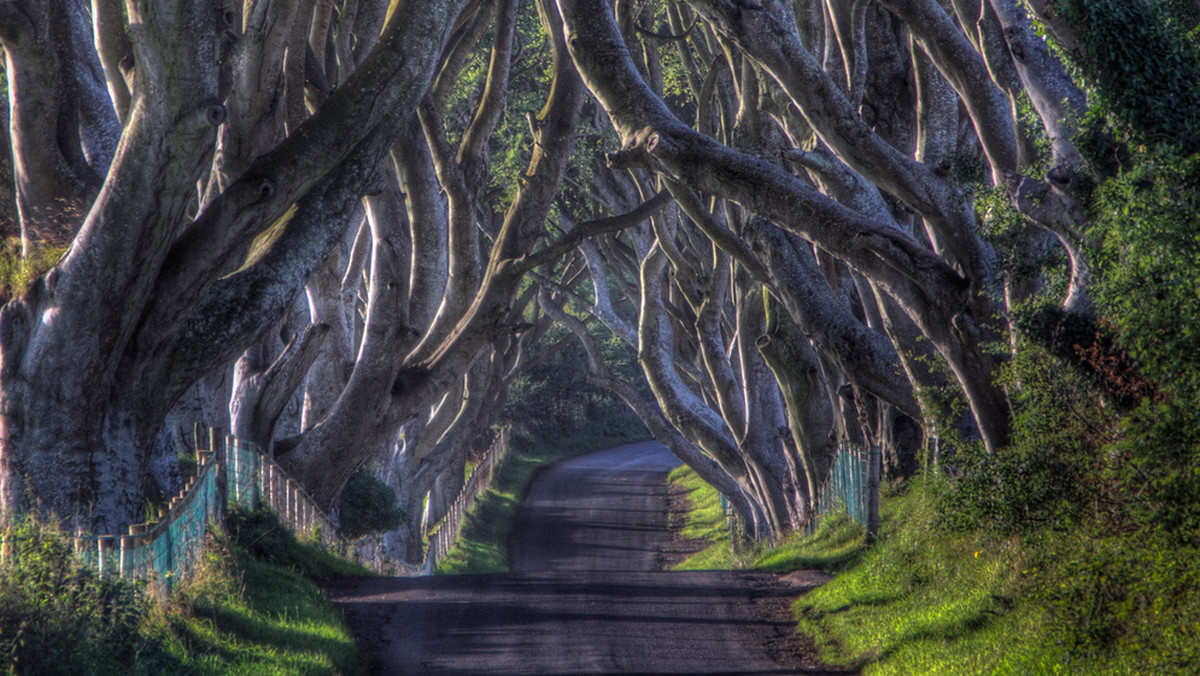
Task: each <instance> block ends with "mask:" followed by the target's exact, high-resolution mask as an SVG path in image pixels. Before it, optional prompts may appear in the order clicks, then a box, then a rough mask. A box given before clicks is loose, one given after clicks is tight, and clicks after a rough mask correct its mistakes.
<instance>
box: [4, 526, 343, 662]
mask: <svg viewBox="0 0 1200 676" xmlns="http://www.w3.org/2000/svg"><path fill="white" fill-rule="evenodd" d="M229 530H230V532H229V533H228V534H225V533H217V532H213V533H211V534H210V538H209V543H208V546H207V548H206V550H205V552H204V555H203V557H202V559H201V561H200V562H199V564H198V567H197V573H196V575H194V576H193V577H192V578H191V579H190V580H189V581H188V582H186V583H182V584H179V585H177V586H176V588H175V590H174V591H173V593H172V595H171V596H170V597H169V598H168V599H166V600H158V599H155V598H154V597H153V596H152V595H151V593H150V590H149V589H148V588H147V587H146V586H145V585H144V584H143V583H133V582H129V581H126V580H120V579H112V578H104V579H100V578H98V577H97V576H96V574H95V572H94V571H92V570H91V569H88V568H86V567H83V566H81V565H79V564H78V563H77V562H76V561H75V559H74V557H73V556H72V555H71V552H70V549H71V548H70V545H69V540H68V539H67V538H65V537H63V536H62V535H61V533H58V532H56V530H55V529H54V527H53V525H49V526H44V525H41V524H36V523H26V524H22V525H21V526H19V527H18V529H17V532H16V533H14V532H12V531H10V533H9V534H10V535H19V536H20V537H21V539H20V540H19V542H21V543H22V545H21V547H22V548H21V550H20V551H18V552H16V556H14V557H13V558H12V559H10V561H9V563H8V564H7V565H6V566H5V567H4V569H3V570H2V571H0V660H3V662H0V671H4V672H8V673H46V674H55V673H63V674H72V675H73V676H82V675H84V674H113V673H123V674H124V673H128V674H162V673H171V674H355V673H362V672H364V671H365V665H364V664H363V662H362V660H361V658H360V656H359V653H358V649H357V647H356V646H355V644H354V641H353V638H352V637H351V636H350V634H349V632H348V630H347V628H346V626H345V624H344V622H343V621H342V618H341V614H340V613H339V612H338V611H337V609H336V608H334V607H333V606H332V605H331V604H330V603H329V602H328V601H327V600H326V599H325V597H324V595H323V594H322V592H321V591H320V589H318V588H317V586H316V585H315V584H314V583H313V581H312V580H313V579H314V578H320V577H323V576H328V575H334V574H366V571H365V570H363V569H362V568H360V567H358V566H355V565H353V564H349V563H346V562H344V561H342V560H341V559H338V558H336V557H334V556H332V555H331V554H329V553H328V552H325V551H323V550H322V549H320V548H319V547H317V546H315V545H312V544H306V543H301V542H297V541H296V539H295V538H294V537H292V536H291V534H290V533H288V532H287V531H286V530H285V529H284V528H283V527H282V526H280V525H279V523H278V521H277V520H276V519H275V518H274V516H273V515H271V514H269V513H266V512H253V513H235V514H234V515H233V516H232V517H231V519H230V529H229Z"/></svg>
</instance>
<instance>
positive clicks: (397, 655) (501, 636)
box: [330, 443, 834, 675]
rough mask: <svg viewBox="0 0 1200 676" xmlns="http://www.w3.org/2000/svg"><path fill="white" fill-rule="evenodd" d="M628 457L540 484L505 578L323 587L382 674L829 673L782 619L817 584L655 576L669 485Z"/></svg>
mask: <svg viewBox="0 0 1200 676" xmlns="http://www.w3.org/2000/svg"><path fill="white" fill-rule="evenodd" d="M676 464H678V461H676V460H675V459H674V457H672V456H671V455H670V454H669V453H667V452H666V451H665V450H664V449H663V448H662V447H661V446H659V445H658V444H654V443H644V444H634V445H632V446H623V447H620V448H616V449H611V450H607V451H601V452H598V453H593V454H590V455H586V456H582V457H579V458H575V459H572V460H568V461H565V462H562V463H559V464H556V465H553V466H551V467H549V468H547V469H546V470H545V471H544V472H542V473H541V474H540V475H539V476H538V477H537V479H536V480H535V481H534V483H533V485H532V486H531V487H530V490H529V493H528V495H527V497H526V499H525V500H524V502H523V503H522V507H521V509H520V511H519V513H518V517H517V521H516V524H515V527H514V533H513V537H512V540H511V542H510V552H511V557H512V566H511V568H512V571H513V572H511V573H508V574H503V575H479V576H445V577H425V578H373V579H353V580H345V581H342V582H340V583H337V584H335V585H333V586H332V587H331V588H330V593H331V597H332V598H333V600H334V601H335V602H336V603H337V604H338V605H339V606H340V607H341V608H342V609H343V612H344V613H345V615H346V619H347V622H348V623H349V625H350V627H351V630H352V631H353V632H354V634H355V636H356V638H357V639H358V641H359V645H360V646H361V647H362V649H363V652H364V653H365V654H366V656H367V658H368V659H369V660H370V662H371V665H372V668H373V670H374V671H375V673H381V674H406V675H407V674H522V675H524V674H796V673H807V674H824V673H834V672H827V671H824V670H821V669H819V668H815V667H814V665H813V662H812V660H811V659H810V658H809V657H807V653H808V650H807V649H806V645H805V643H804V641H802V640H801V639H799V638H798V637H796V636H794V635H793V631H792V627H793V625H792V624H791V622H790V612H789V610H788V607H789V605H790V603H791V601H792V600H794V599H795V598H796V597H797V596H799V595H800V594H802V593H803V592H804V591H806V590H807V589H810V588H812V587H813V586H815V585H817V584H820V583H821V582H823V581H824V579H825V578H824V576H822V575H820V574H819V573H811V574H807V573H793V574H791V575H789V576H787V577H786V578H785V577H780V576H777V575H772V574H768V573H753V572H745V571H702V572H686V573H685V572H663V571H661V567H662V559H663V555H662V550H663V547H664V546H665V545H666V543H668V542H670V540H671V537H672V536H671V533H670V531H669V530H668V528H667V524H666V514H667V506H666V503H667V493H666V487H665V481H664V480H665V477H666V474H667V472H669V471H670V469H671V468H672V467H674V466H675V465H676Z"/></svg>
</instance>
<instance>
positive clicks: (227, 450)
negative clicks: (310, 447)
mask: <svg viewBox="0 0 1200 676" xmlns="http://www.w3.org/2000/svg"><path fill="white" fill-rule="evenodd" d="M194 448H195V455H196V473H195V475H194V476H192V477H191V478H190V479H188V481H187V483H186V484H185V486H184V487H183V489H182V490H181V491H180V492H179V493H178V494H176V495H175V496H173V497H172V498H171V500H170V502H169V503H168V504H167V505H166V506H164V507H162V508H161V509H159V510H158V512H157V514H156V515H154V516H152V517H151V518H149V519H147V521H146V522H145V523H136V524H132V525H130V526H129V528H128V532H127V533H124V534H120V535H111V534H110V535H99V536H85V535H83V534H76V536H75V538H74V546H75V552H76V554H77V555H78V556H79V557H80V559H82V560H83V561H84V562H85V563H86V564H88V565H91V566H93V567H95V568H96V569H97V570H99V572H100V573H101V574H102V575H104V574H112V575H119V576H121V577H128V578H133V579H140V580H147V581H149V582H151V583H153V584H155V585H156V586H158V587H159V589H160V590H161V591H163V592H165V593H169V592H170V591H171V588H172V587H173V586H174V584H175V583H177V582H178V581H179V580H181V579H185V578H187V577H188V576H189V575H190V574H191V573H192V572H193V571H194V570H195V567H196V564H197V563H198V562H199V560H200V556H201V554H202V552H203V551H204V540H205V536H206V533H207V530H208V526H209V524H211V523H214V522H217V523H223V522H224V520H225V518H226V516H227V515H228V508H229V505H230V504H236V505H239V506H241V507H245V508H248V509H257V508H260V507H267V508H269V509H271V510H273V511H274V512H275V513H276V514H277V515H278V516H279V520H280V522H281V523H282V524H283V526H284V527H286V528H287V529H288V530H290V531H291V532H292V533H294V534H296V535H297V536H300V537H303V538H310V539H316V540H317V541H319V542H321V543H322V544H323V545H327V546H329V545H344V543H342V541H341V538H340V537H339V536H338V534H337V530H336V528H335V527H334V524H333V522H332V521H331V520H330V519H329V517H328V516H326V515H325V514H324V512H322V510H321V509H320V507H318V506H317V504H316V502H315V501H314V500H313V499H312V497H311V496H309V495H308V494H307V493H305V492H304V490H303V489H301V488H300V486H299V485H298V484H297V483H296V482H295V481H294V480H292V478H291V477H289V476H288V475H287V473H286V472H284V471H283V469H282V468H280V467H279V466H278V465H277V464H275V462H274V461H273V460H271V459H270V458H268V457H267V456H266V455H264V454H263V453H262V451H261V450H259V448H258V447H257V446H254V445H253V444H249V443H246V442H244V441H241V440H239V439H236V438H234V437H231V436H225V435H223V434H221V432H220V431H219V430H217V429H212V428H209V429H205V428H203V427H201V426H200V425H196V428H195V446H194ZM5 549H7V548H2V549H0V551H3V550H5ZM335 549H341V550H343V551H344V550H345V549H346V548H345V547H344V546H342V547H335Z"/></svg>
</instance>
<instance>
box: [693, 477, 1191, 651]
mask: <svg viewBox="0 0 1200 676" xmlns="http://www.w3.org/2000/svg"><path fill="white" fill-rule="evenodd" d="M672 481H674V482H676V483H678V484H680V485H683V486H687V487H689V488H690V489H691V491H692V493H691V498H692V501H693V506H694V508H695V509H694V511H693V512H692V513H691V514H690V515H689V517H688V524H687V526H686V528H685V529H684V533H686V534H688V535H689V536H690V537H699V538H701V539H708V540H709V541H711V542H712V543H713V544H712V545H711V546H710V547H709V549H706V550H705V551H703V552H701V553H699V554H697V555H696V556H695V557H693V558H692V559H689V560H688V561H685V562H684V563H683V564H681V566H680V567H681V568H702V567H744V568H756V569H761V570H771V571H776V572H787V571H791V570H800V569H820V570H824V571H826V572H829V573H833V574H834V575H835V577H834V579H833V580H832V581H831V582H829V583H827V584H826V585H824V586H822V587H820V588H819V589H816V590H814V591H812V592H809V593H808V594H806V595H804V596H803V597H801V598H800V599H799V600H798V601H797V602H796V604H795V606H794V610H795V612H796V618H797V630H798V631H799V632H800V633H803V634H805V635H807V636H811V637H813V638H814V640H815V641H816V644H817V646H818V649H819V651H820V657H821V659H822V660H824V661H825V662H827V663H828V664H830V665H834V666H841V667H848V668H852V669H857V670H861V671H862V673H864V674H955V675H957V674H1147V673H1154V674H1175V673H1197V672H1200V647H1198V646H1200V641H1198V640H1196V637H1197V636H1200V555H1198V554H1200V553H1198V552H1196V551H1195V550H1194V548H1186V547H1180V546H1178V545H1177V544H1172V543H1171V542H1170V541H1168V540H1163V539H1158V540H1156V539H1154V538H1148V537H1146V536H1145V534H1140V533H1139V532H1137V531H1131V532H1129V533H1125V534H1119V533H1092V532H1089V530H1088V527H1087V526H1086V524H1081V525H1077V527H1075V528H1074V529H1071V530H1062V529H1059V530H1052V529H1049V528H1047V529H1044V530H1041V531H1037V532H1033V533H1029V534H1026V535H1025V537H1023V538H1017V537H1012V538H1005V539H998V538H993V537H988V536H986V535H982V534H980V533H977V532H963V531H955V530H952V529H949V528H947V527H946V526H945V524H944V522H943V521H941V520H940V519H939V514H938V505H939V495H940V492H941V491H942V490H943V484H942V483H941V482H943V481H946V479H944V478H936V479H931V480H929V481H925V480H921V479H916V480H913V481H912V482H910V483H909V485H907V486H906V487H905V489H904V490H903V491H902V492H899V493H892V494H885V495H884V497H883V500H882V516H881V525H880V537H879V539H878V540H877V541H876V543H875V544H874V545H873V546H870V547H868V546H867V545H866V544H865V542H864V537H863V535H864V533H863V529H862V527H861V526H860V525H858V524H857V523H855V522H854V521H852V520H851V519H849V518H848V517H846V516H845V515H844V514H831V515H826V517H825V518H824V519H823V521H822V523H821V525H820V526H819V527H818V529H817V530H816V532H815V533H813V534H812V535H810V536H804V535H792V536H790V537H788V538H786V539H785V540H784V541H782V542H781V543H778V544H776V545H774V546H770V547H768V546H762V545H758V546H753V545H752V546H748V547H745V548H744V551H741V552H739V553H737V554H732V553H730V552H729V543H728V534H727V533H726V532H724V531H723V528H722V525H721V524H719V523H716V522H715V521H714V519H713V513H712V512H713V507H712V504H713V501H714V500H715V491H714V490H713V489H712V488H710V487H708V486H707V485H703V484H702V483H701V482H699V480H698V479H697V478H696V477H695V475H694V474H693V473H691V472H690V470H679V471H677V472H675V473H674V474H673V475H672ZM712 564H718V565H712Z"/></svg>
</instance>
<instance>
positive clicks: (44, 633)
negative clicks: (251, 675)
mask: <svg viewBox="0 0 1200 676" xmlns="http://www.w3.org/2000/svg"><path fill="white" fill-rule="evenodd" d="M3 537H4V540H5V542H6V543H7V546H8V549H9V551H8V552H7V556H6V560H5V563H4V567H3V570H0V659H3V660H4V668H5V669H6V670H7V671H9V672H15V673H23V674H72V675H76V676H77V675H80V674H113V673H132V674H157V673H186V670H185V669H183V665H182V664H181V663H180V662H179V661H178V660H177V659H175V658H174V657H172V656H171V655H170V654H169V653H168V650H167V647H166V644H165V642H164V641H163V640H162V639H160V638H158V637H156V633H157V632H155V631H154V630H153V628H152V626H151V625H152V624H153V623H154V621H155V620H156V616H157V614H156V612H155V606H154V602H153V601H152V600H150V598H149V597H148V596H147V595H146V594H144V593H143V592H142V590H141V588H140V585H136V584H134V583H132V582H130V581H128V580H122V579H119V578H111V577H105V578H101V577H100V576H99V575H98V574H97V573H96V571H95V570H94V569H91V568H88V567H86V566H84V565H82V564H81V563H80V562H79V561H78V560H77V559H76V558H75V555H74V551H73V547H72V543H71V541H70V539H69V538H68V536H66V535H64V534H63V533H62V532H61V531H60V530H59V529H58V528H57V527H56V525H55V524H53V523H42V522H39V521H37V520H34V519H31V518H27V519H25V520H22V521H20V522H17V523H16V524H14V525H13V526H11V527H9V528H7V529H6V530H5V531H4V535H3Z"/></svg>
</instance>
